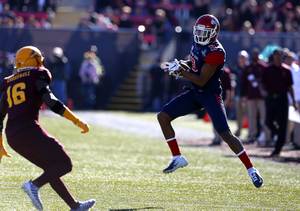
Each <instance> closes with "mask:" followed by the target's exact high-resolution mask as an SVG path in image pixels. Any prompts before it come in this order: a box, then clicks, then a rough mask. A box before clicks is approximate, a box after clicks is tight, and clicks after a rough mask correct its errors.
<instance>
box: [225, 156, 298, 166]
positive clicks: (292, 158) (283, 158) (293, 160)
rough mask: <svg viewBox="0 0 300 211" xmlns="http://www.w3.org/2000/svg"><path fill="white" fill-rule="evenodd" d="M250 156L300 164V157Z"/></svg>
mask: <svg viewBox="0 0 300 211" xmlns="http://www.w3.org/2000/svg"><path fill="white" fill-rule="evenodd" d="M249 155H250V157H253V158H263V159H268V160H271V161H274V162H278V163H296V164H300V158H299V157H287V156H284V157H270V155H257V154H249ZM224 157H230V158H231V157H236V155H224Z"/></svg>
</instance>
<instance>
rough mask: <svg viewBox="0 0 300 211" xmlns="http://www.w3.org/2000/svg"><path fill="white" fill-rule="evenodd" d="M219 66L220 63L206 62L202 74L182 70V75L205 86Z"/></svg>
mask: <svg viewBox="0 0 300 211" xmlns="http://www.w3.org/2000/svg"><path fill="white" fill-rule="evenodd" d="M217 67H218V65H214V64H204V65H203V66H202V69H201V74H200V75H195V74H192V73H190V72H187V71H181V75H182V76H183V77H184V78H186V79H188V80H190V81H191V82H193V83H194V84H197V85H198V86H204V85H205V84H206V83H207V82H208V80H209V79H210V78H211V77H212V76H213V74H214V73H215V72H216V70H217Z"/></svg>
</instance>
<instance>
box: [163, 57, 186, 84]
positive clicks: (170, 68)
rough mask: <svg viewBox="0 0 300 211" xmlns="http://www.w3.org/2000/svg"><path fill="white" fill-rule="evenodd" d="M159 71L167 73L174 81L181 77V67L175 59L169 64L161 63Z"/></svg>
mask: <svg viewBox="0 0 300 211" xmlns="http://www.w3.org/2000/svg"><path fill="white" fill-rule="evenodd" d="M160 67H161V69H163V70H164V71H165V72H168V73H169V75H171V76H174V77H175V78H176V79H178V78H180V77H181V71H182V70H181V67H180V64H179V61H178V60H177V59H175V60H174V61H171V62H163V63H161V65H160Z"/></svg>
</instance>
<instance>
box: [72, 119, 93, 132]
mask: <svg viewBox="0 0 300 211" xmlns="http://www.w3.org/2000/svg"><path fill="white" fill-rule="evenodd" d="M75 125H76V126H77V127H79V128H80V129H81V133H87V132H89V130H90V128H89V125H88V124H87V123H85V122H83V121H81V120H78V121H77V122H75Z"/></svg>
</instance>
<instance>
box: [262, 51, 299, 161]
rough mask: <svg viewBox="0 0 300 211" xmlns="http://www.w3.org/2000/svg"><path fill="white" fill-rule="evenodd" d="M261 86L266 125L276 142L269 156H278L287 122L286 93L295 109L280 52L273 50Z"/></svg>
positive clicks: (290, 84) (288, 73)
mask: <svg viewBox="0 0 300 211" xmlns="http://www.w3.org/2000/svg"><path fill="white" fill-rule="evenodd" d="M262 82H263V86H264V88H265V90H266V92H267V97H266V110H267V118H266V123H267V126H268V127H269V129H270V130H271V134H272V138H273V139H274V140H275V141H276V143H275V149H274V150H273V152H272V154H271V156H273V157H277V156H279V154H280V152H281V149H282V147H283V145H284V143H285V138H286V129H287V120H288V106H289V104H288V93H289V94H290V96H291V98H292V102H293V105H294V107H295V108H297V106H296V101H295V97H294V90H293V87H292V85H293V79H292V74H291V71H290V70H289V69H288V66H286V65H284V64H283V63H282V51H281V50H275V51H274V52H273V54H272V55H271V57H270V65H269V67H267V69H266V70H265V71H264V72H263V75H262Z"/></svg>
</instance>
